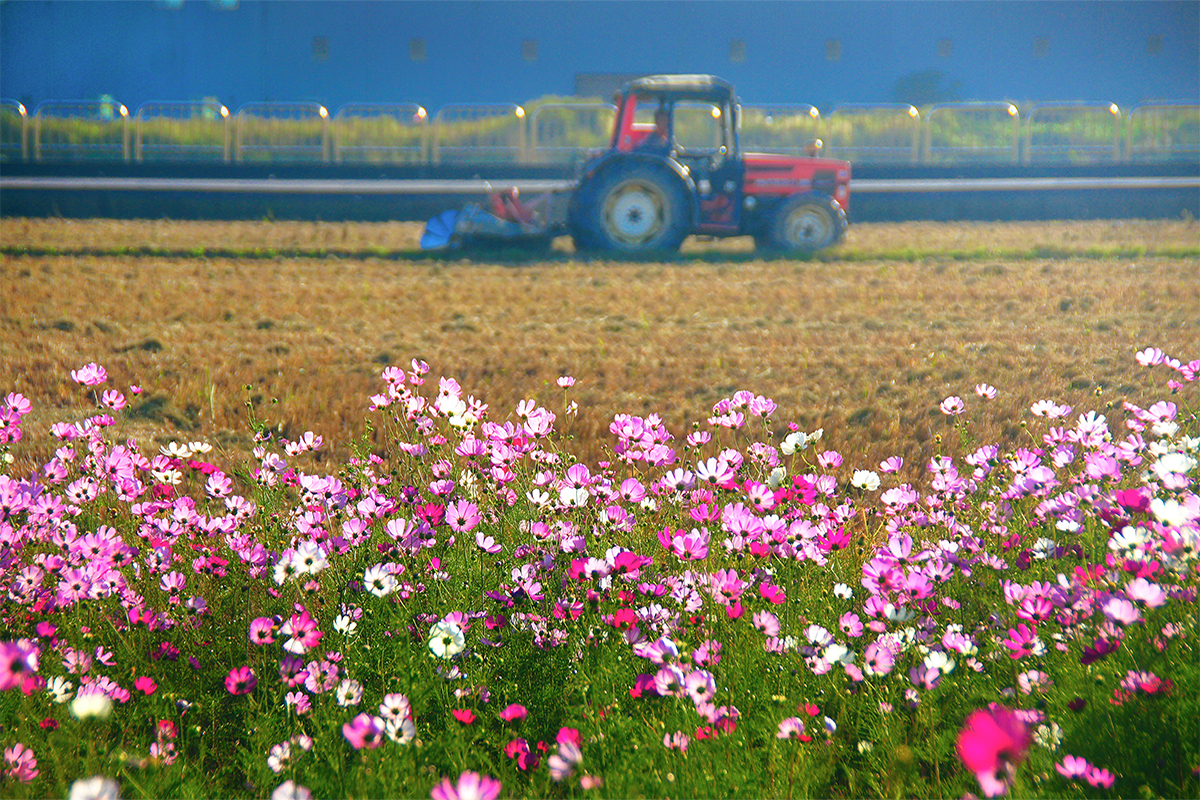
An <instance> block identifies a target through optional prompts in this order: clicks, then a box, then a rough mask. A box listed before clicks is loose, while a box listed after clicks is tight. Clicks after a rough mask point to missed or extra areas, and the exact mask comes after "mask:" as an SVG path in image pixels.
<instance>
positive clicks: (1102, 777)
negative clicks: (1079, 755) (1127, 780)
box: [1083, 765, 1117, 789]
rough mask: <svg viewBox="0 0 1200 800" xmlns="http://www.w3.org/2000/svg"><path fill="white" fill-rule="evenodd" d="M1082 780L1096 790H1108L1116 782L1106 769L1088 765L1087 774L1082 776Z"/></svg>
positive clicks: (1114, 777)
mask: <svg viewBox="0 0 1200 800" xmlns="http://www.w3.org/2000/svg"><path fill="white" fill-rule="evenodd" d="M1083 779H1084V780H1085V781H1087V782H1088V783H1090V784H1091V785H1092V786H1095V787H1096V788H1097V789H1108V788H1110V787H1111V786H1112V785H1113V783H1115V782H1116V780H1117V777H1116V776H1115V775H1113V774H1112V773H1111V772H1109V771H1108V770H1106V769H1100V768H1099V767H1093V766H1091V765H1088V768H1087V773H1086V774H1085V775H1084V776H1083Z"/></svg>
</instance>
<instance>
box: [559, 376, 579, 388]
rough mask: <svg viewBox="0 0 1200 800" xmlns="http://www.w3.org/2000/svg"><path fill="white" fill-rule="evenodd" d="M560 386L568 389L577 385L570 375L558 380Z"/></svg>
mask: <svg viewBox="0 0 1200 800" xmlns="http://www.w3.org/2000/svg"><path fill="white" fill-rule="evenodd" d="M558 385H559V386H561V387H562V388H564V389H566V388H567V387H568V386H574V385H575V379H574V378H573V377H571V376H570V375H562V376H560V377H559V379H558Z"/></svg>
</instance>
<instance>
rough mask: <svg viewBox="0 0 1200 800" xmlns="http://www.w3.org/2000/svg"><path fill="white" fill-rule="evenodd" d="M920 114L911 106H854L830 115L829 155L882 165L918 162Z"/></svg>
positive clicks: (844, 106)
mask: <svg viewBox="0 0 1200 800" xmlns="http://www.w3.org/2000/svg"><path fill="white" fill-rule="evenodd" d="M920 142H921V112H920V111H918V110H917V107H916V106H912V105H909V104H908V103H852V104H846V105H840V106H837V107H835V108H834V109H833V111H831V112H830V113H829V121H828V128H827V133H826V138H825V146H826V147H827V148H828V151H827V152H828V153H829V155H830V156H836V157H837V158H844V159H847V160H849V161H870V162H872V163H879V164H896V163H911V164H915V163H917V160H918V157H919V153H920Z"/></svg>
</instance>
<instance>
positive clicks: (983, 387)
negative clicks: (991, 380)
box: [975, 383, 996, 400]
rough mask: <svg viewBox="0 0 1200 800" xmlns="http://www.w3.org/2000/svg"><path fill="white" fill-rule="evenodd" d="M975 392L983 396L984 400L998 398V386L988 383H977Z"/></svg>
mask: <svg viewBox="0 0 1200 800" xmlns="http://www.w3.org/2000/svg"><path fill="white" fill-rule="evenodd" d="M975 394H977V395H979V396H980V397H982V398H983V399H984V400H995V399H996V387H995V386H992V385H991V384H987V383H977V384H975Z"/></svg>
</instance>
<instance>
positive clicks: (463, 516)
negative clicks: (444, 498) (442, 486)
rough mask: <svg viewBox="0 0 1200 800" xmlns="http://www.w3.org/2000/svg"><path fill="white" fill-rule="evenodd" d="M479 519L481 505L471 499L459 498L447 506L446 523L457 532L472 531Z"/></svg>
mask: <svg viewBox="0 0 1200 800" xmlns="http://www.w3.org/2000/svg"><path fill="white" fill-rule="evenodd" d="M479 520H480V516H479V507H478V506H476V505H475V504H474V503H472V502H471V501H469V500H457V501H455V502H453V503H451V504H450V505H448V506H446V524H447V525H449V526H450V530H452V531H454V532H455V533H470V532H471V531H473V530H475V526H476V525H478V524H479Z"/></svg>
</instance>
